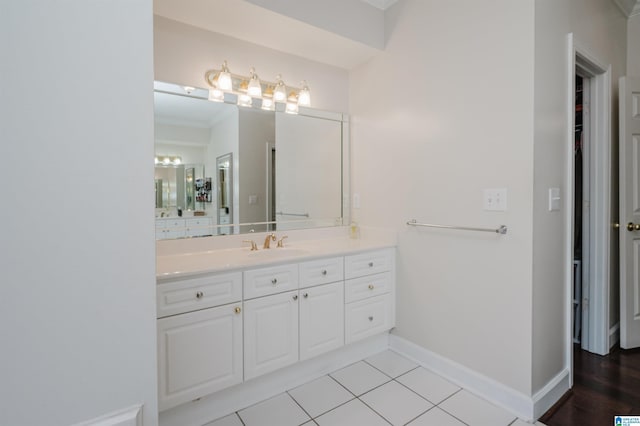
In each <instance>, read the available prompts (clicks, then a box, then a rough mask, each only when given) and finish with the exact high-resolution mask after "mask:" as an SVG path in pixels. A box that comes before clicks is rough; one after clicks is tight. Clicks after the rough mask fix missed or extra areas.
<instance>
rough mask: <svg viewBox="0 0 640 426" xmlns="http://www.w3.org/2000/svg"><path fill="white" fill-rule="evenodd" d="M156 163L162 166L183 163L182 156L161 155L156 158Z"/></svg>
mask: <svg viewBox="0 0 640 426" xmlns="http://www.w3.org/2000/svg"><path fill="white" fill-rule="evenodd" d="M154 162H155V164H156V165H162V166H179V165H180V164H182V158H181V157H179V156H168V155H160V156H156V158H155V161H154Z"/></svg>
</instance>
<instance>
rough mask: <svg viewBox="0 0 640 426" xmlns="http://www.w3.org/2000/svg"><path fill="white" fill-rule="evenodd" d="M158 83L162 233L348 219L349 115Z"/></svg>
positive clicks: (308, 225) (220, 232) (265, 227)
mask: <svg viewBox="0 0 640 426" xmlns="http://www.w3.org/2000/svg"><path fill="white" fill-rule="evenodd" d="M207 98H208V91H207V90H206V89H199V88H186V89H185V88H184V87H182V86H178V85H174V84H169V83H161V82H156V83H155V93H154V104H155V154H156V155H155V156H156V158H155V162H156V173H155V180H156V184H155V187H156V235H157V238H158V239H168V238H185V237H199V236H212V235H228V234H238V233H248V232H261V231H283V230H289V229H306V228H317V227H329V226H340V225H343V224H346V223H347V222H348V218H347V217H345V216H346V212H347V210H348V209H347V207H346V202H347V199H348V196H347V194H348V193H349V191H348V176H349V171H348V164H349V158H348V153H349V143H348V125H349V123H348V119H347V117H346V116H345V115H344V114H342V113H335V112H328V111H319V110H314V109H311V108H302V107H301V108H300V109H299V111H298V113H297V114H289V113H286V112H284V111H280V110H278V109H276V111H267V110H262V109H261V108H259V106H254V107H248V108H247V107H239V106H237V104H235V102H233V100H234V99H233V97H230V99H225V101H226V102H211V101H209V100H208V99H207Z"/></svg>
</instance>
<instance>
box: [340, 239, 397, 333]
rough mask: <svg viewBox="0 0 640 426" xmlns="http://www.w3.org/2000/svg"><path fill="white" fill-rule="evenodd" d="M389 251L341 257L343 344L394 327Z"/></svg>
mask: <svg viewBox="0 0 640 426" xmlns="http://www.w3.org/2000/svg"><path fill="white" fill-rule="evenodd" d="M394 264H395V257H394V254H393V251H392V250H388V249H387V250H376V251H372V252H366V253H360V254H356V255H351V256H345V258H344V265H345V266H344V269H345V278H347V279H346V280H345V284H344V285H345V301H346V305H345V342H346V343H351V342H354V341H356V340H360V339H364V338H365V337H369V336H372V335H374V334H377V333H380V332H383V331H385V330H389V329H390V328H392V327H393V326H394V325H395V307H394V303H395V302H394V292H393V291H392V290H393V282H394V278H393V271H394Z"/></svg>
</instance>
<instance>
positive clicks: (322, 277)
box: [300, 257, 344, 288]
mask: <svg viewBox="0 0 640 426" xmlns="http://www.w3.org/2000/svg"><path fill="white" fill-rule="evenodd" d="M343 279H344V262H343V260H342V258H341V257H334V258H331V259H320V260H312V261H310V262H303V263H301V264H300V288H304V287H311V286H314V285H319V284H328V283H334V282H336V281H342V280H343Z"/></svg>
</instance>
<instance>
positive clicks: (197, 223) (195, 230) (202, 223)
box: [185, 217, 213, 237]
mask: <svg viewBox="0 0 640 426" xmlns="http://www.w3.org/2000/svg"><path fill="white" fill-rule="evenodd" d="M185 227H186V229H185V235H186V236H187V237H204V236H207V235H213V220H212V219H211V218H210V217H195V218H192V219H186V220H185Z"/></svg>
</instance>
